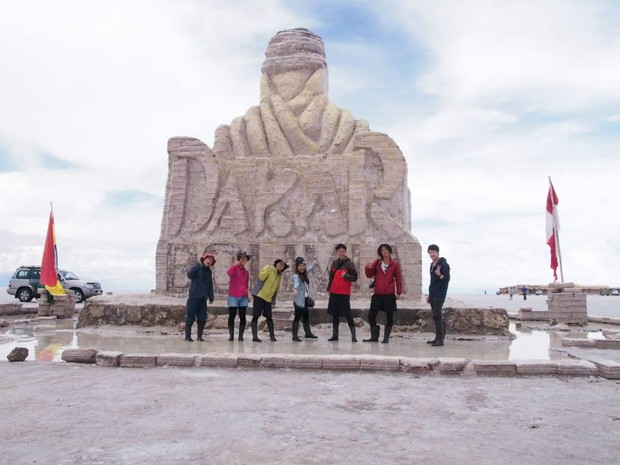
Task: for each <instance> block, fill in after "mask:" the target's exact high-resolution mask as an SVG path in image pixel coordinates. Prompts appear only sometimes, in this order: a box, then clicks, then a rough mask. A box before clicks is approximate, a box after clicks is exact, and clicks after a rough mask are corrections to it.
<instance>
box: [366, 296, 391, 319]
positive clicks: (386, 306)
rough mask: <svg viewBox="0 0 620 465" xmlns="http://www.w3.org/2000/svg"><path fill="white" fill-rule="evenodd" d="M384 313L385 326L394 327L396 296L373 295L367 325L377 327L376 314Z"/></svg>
mask: <svg viewBox="0 0 620 465" xmlns="http://www.w3.org/2000/svg"><path fill="white" fill-rule="evenodd" d="M381 311H384V312H385V326H394V312H395V311H396V296H395V295H394V294H387V295H381V294H373V295H372V298H371V300H370V310H369V311H368V323H370V325H371V326H377V314H378V313H379V312H381Z"/></svg>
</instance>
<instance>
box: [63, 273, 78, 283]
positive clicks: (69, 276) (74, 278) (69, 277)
mask: <svg viewBox="0 0 620 465" xmlns="http://www.w3.org/2000/svg"><path fill="white" fill-rule="evenodd" d="M60 274H62V275H63V276H64V277H65V279H66V280H67V281H79V280H80V278H78V277H77V276H76V275H74V274H73V273H71V272H70V271H61V272H60Z"/></svg>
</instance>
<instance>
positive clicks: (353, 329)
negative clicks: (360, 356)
mask: <svg viewBox="0 0 620 465" xmlns="http://www.w3.org/2000/svg"><path fill="white" fill-rule="evenodd" d="M349 329H350V330H351V342H357V338H356V337H355V326H349Z"/></svg>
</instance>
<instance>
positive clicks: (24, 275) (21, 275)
mask: <svg viewBox="0 0 620 465" xmlns="http://www.w3.org/2000/svg"><path fill="white" fill-rule="evenodd" d="M29 278H30V270H19V271H18V272H17V274H16V275H15V279H29Z"/></svg>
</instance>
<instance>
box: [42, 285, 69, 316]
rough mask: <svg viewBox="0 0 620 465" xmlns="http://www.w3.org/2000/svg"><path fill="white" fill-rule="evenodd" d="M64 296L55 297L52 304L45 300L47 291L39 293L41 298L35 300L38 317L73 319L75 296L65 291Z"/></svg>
mask: <svg viewBox="0 0 620 465" xmlns="http://www.w3.org/2000/svg"><path fill="white" fill-rule="evenodd" d="M66 292H67V294H65V295H55V296H54V303H53V304H50V303H49V302H48V300H47V291H43V290H42V291H41V297H40V298H39V299H37V306H38V307H39V310H38V312H37V315H38V316H55V317H57V318H73V314H74V313H75V295H74V293H73V291H66Z"/></svg>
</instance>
